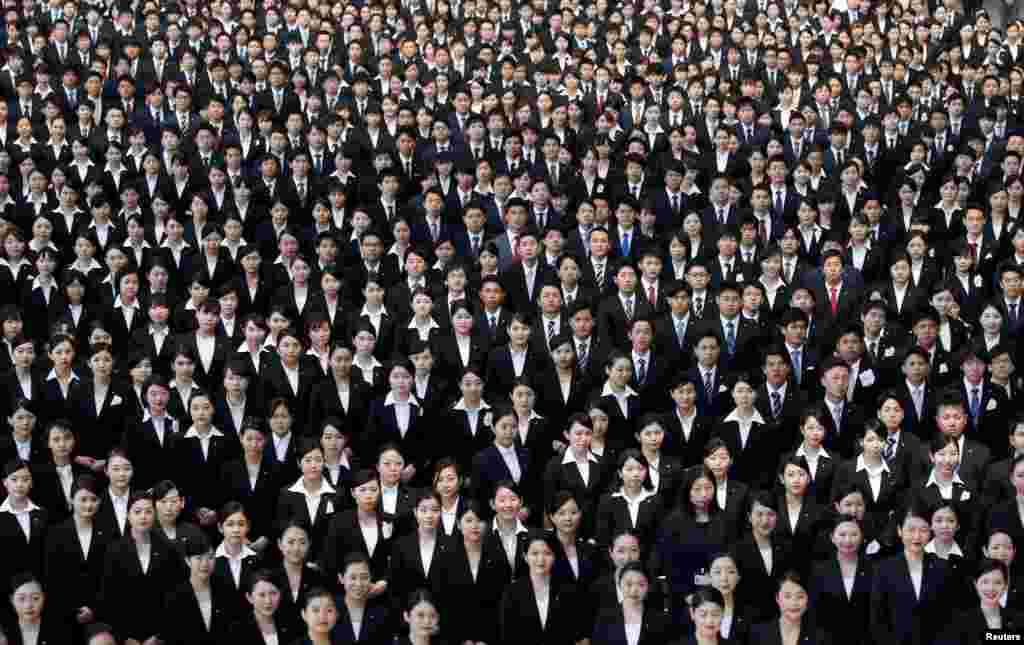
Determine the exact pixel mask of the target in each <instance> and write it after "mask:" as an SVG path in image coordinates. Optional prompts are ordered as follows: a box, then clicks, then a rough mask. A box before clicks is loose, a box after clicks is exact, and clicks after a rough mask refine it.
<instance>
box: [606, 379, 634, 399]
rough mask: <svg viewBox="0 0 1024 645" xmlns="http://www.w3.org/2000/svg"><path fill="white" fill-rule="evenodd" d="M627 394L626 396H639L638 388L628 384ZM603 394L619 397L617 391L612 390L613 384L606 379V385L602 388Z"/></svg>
mask: <svg viewBox="0 0 1024 645" xmlns="http://www.w3.org/2000/svg"><path fill="white" fill-rule="evenodd" d="M625 395H626V396H639V395H638V394H637V393H636V390H634V389H633V388H631V387H629V386H628V385H627V386H626V392H625ZM601 396H616V397H617V396H618V395H617V394H616V393H615V391H614V390H612V384H611V383H609V382H608V381H605V382H604V387H603V388H601Z"/></svg>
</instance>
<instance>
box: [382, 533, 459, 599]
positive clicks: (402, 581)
mask: <svg viewBox="0 0 1024 645" xmlns="http://www.w3.org/2000/svg"><path fill="white" fill-rule="evenodd" d="M450 543H451V539H450V538H448V537H447V536H446V535H445V534H444V531H443V530H441V529H438V531H437V535H436V538H435V541H434V555H433V558H432V559H431V561H430V570H429V571H426V570H424V569H423V559H422V558H421V557H420V543H419V532H418V531H413V532H412V533H409V534H408V535H404V536H402V537H400V538H398V539H397V540H395V541H394V542H393V543H392V545H391V562H390V572H389V574H388V595H390V596H391V598H392V599H393V600H394V601H395V604H396V606H399V607H402V605H403V603H404V602H405V600H404V599H406V598H408V597H409V594H411V593H412V592H413V591H416V590H417V589H421V588H422V589H429V590H430V591H431V592H433V593H434V594H437V593H438V591H439V589H440V587H441V571H442V569H443V566H442V564H441V562H442V560H443V559H444V555H445V553H446V552H447V551H448V550H449V549H450V548H451V544H450ZM402 608H403V609H404V607H402Z"/></svg>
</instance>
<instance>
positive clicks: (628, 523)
mask: <svg viewBox="0 0 1024 645" xmlns="http://www.w3.org/2000/svg"><path fill="white" fill-rule="evenodd" d="M649 473H650V464H649V463H648V461H647V458H646V457H645V456H644V455H643V454H642V453H641V452H640V451H639V450H636V449H633V448H631V449H629V450H626V451H624V452H623V453H622V454H621V455H620V456H619V462H618V471H617V478H616V479H617V480H618V481H619V482H621V485H620V486H619V488H618V490H615V492H613V493H610V494H607V495H605V496H603V497H602V498H601V502H600V504H598V506H597V531H596V533H595V537H596V539H597V543H598V544H600V545H602V546H608V545H610V544H611V538H612V536H613V535H615V534H617V533H619V532H620V531H622V530H625V529H629V530H631V531H633V532H634V533H636V534H637V535H638V536H639V537H640V544H641V545H643V547H644V549H645V550H644V553H645V554H646V553H647V550H646V549H647V548H649V547H650V545H652V544H654V540H655V537H656V536H657V534H658V526H659V524H660V523H661V519H662V517H663V514H664V512H665V502H666V499H668V498H665V497H662V496H661V495H659V494H657V493H656V492H654V487H653V486H652V485H651V481H650V475H649ZM673 501H674V500H673ZM669 503H670V504H671V503H672V501H670V502H669ZM641 557H643V556H641Z"/></svg>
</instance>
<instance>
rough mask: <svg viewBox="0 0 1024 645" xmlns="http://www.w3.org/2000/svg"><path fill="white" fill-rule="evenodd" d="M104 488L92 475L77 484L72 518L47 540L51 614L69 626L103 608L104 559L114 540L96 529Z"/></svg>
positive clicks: (84, 620)
mask: <svg viewBox="0 0 1024 645" xmlns="http://www.w3.org/2000/svg"><path fill="white" fill-rule="evenodd" d="M101 492H102V489H101V486H100V484H99V482H98V481H96V479H95V478H94V477H93V476H92V475H82V476H80V477H78V478H77V479H76V480H75V494H74V496H73V497H72V502H71V505H72V509H73V512H72V516H71V517H70V518H68V519H67V520H64V521H63V522H61V523H60V524H58V525H57V526H55V527H53V529H51V530H50V532H49V534H48V535H47V536H46V560H45V568H46V580H47V586H48V587H49V588H50V589H52V591H51V592H50V596H51V597H50V607H51V610H52V611H53V612H54V613H55V614H56V615H57V616H59V617H60V618H61V619H62V620H64V621H66V622H68V623H70V622H72V621H77V622H79V623H83V624H84V623H88V622H90V621H91V620H93V619H94V618H95V617H96V612H97V611H99V607H100V582H101V581H102V579H103V559H104V557H105V555H106V550H107V545H108V544H109V543H110V541H111V539H112V538H113V536H111V535H110V534H108V533H107V531H106V530H105V529H103V528H102V527H99V526H96V524H95V518H96V511H97V509H99V504H100V497H99V496H100V493H101Z"/></svg>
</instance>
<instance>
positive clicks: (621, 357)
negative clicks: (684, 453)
mask: <svg viewBox="0 0 1024 645" xmlns="http://www.w3.org/2000/svg"><path fill="white" fill-rule="evenodd" d="M605 376H606V378H605V382H604V384H603V385H602V386H601V389H600V390H597V391H595V393H594V396H595V398H598V399H600V400H601V401H602V402H603V403H606V404H607V412H608V416H609V419H608V421H609V426H608V443H609V445H610V446H611V447H612V448H613V449H615V450H622V449H623V448H625V447H626V446H627V445H632V443H633V436H634V435H635V434H636V422H637V419H638V418H639V417H640V415H641V414H643V412H644V410H643V407H642V406H641V404H640V395H639V394H637V393H636V391H635V390H634V389H633V388H632V387H630V385H629V384H630V382H632V380H633V361H632V359H630V357H629V356H627V355H625V354H623V353H621V352H619V351H613V352H611V353H610V354H609V355H608V360H607V361H606V363H605ZM619 397H622V398H621V399H620V398H619ZM620 401H622V403H620ZM623 406H625V409H623Z"/></svg>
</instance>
